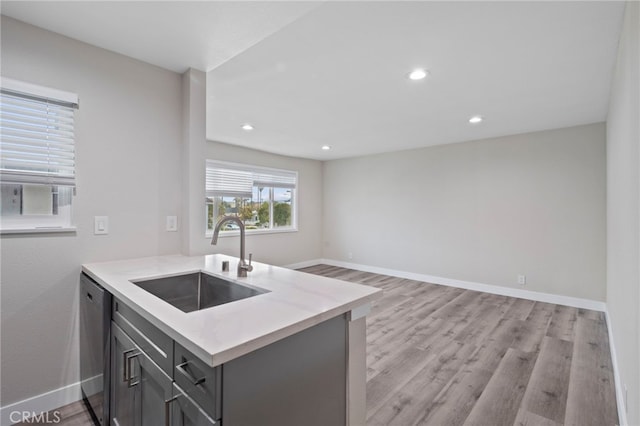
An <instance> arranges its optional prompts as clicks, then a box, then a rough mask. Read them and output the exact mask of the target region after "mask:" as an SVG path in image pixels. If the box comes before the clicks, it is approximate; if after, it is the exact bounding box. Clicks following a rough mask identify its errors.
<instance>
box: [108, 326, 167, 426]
mask: <svg viewBox="0 0 640 426" xmlns="http://www.w3.org/2000/svg"><path fill="white" fill-rule="evenodd" d="M112 336H113V337H112V348H113V353H112V360H113V362H114V365H113V370H112V395H111V399H112V406H111V424H112V425H113V426H129V425H131V426H159V425H163V424H165V423H166V420H165V401H167V400H170V399H171V397H172V395H173V389H172V384H173V381H172V380H171V378H170V377H169V376H168V375H167V374H166V373H165V372H164V371H162V369H161V368H160V367H158V365H157V364H156V363H154V362H153V361H152V360H151V358H150V357H149V356H148V355H147V354H146V353H145V352H143V351H142V349H140V347H139V346H138V345H136V344H135V343H134V341H133V340H132V339H131V338H130V337H129V336H127V334H126V333H125V332H124V331H122V329H121V328H120V327H118V325H116V324H115V323H113V324H112Z"/></svg>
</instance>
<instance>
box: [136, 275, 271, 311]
mask: <svg viewBox="0 0 640 426" xmlns="http://www.w3.org/2000/svg"><path fill="white" fill-rule="evenodd" d="M132 283H133V284H135V285H137V286H138V287H140V288H142V289H143V290H146V291H148V292H149V293H151V294H153V295H154V296H156V297H159V298H160V299H162V300H164V301H165V302H167V303H170V304H171V305H173V306H175V307H176V308H178V309H180V310H182V311H183V312H193V311H197V310H200V309H206V308H211V307H212V306H218V305H223V304H225V303H230V302H235V301H237V300H242V299H246V298H247V297H253V296H257V295H259V294H263V293H268V291H266V290H262V289H256V288H253V287H247V286H244V285H241V284H238V283H235V282H233V281H229V280H226V279H224V278H219V277H214V276H212V275H209V274H205V273H203V272H194V273H190V274H184V275H176V276H173V277H166V278H154V279H149V280H139V281H132Z"/></svg>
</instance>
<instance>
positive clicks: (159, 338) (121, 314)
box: [113, 299, 173, 377]
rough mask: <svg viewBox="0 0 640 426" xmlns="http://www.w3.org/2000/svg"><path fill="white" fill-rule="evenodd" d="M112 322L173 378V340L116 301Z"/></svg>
mask: <svg viewBox="0 0 640 426" xmlns="http://www.w3.org/2000/svg"><path fill="white" fill-rule="evenodd" d="M113 321H114V322H115V323H116V324H118V325H119V326H120V328H122V330H124V331H125V332H126V333H127V334H128V335H129V336H130V337H131V338H132V339H133V341H134V342H135V344H136V345H138V346H139V347H140V349H142V350H143V351H144V352H145V353H146V354H147V355H148V356H149V357H150V358H151V359H152V360H153V361H154V362H155V363H156V364H158V366H160V368H162V370H164V372H165V373H167V374H168V375H169V376H171V377H173V339H171V338H170V337H169V336H167V335H166V334H164V333H163V332H162V331H160V330H159V329H158V328H157V327H156V326H154V325H153V324H151V323H150V322H149V321H147V320H146V319H144V318H143V317H142V316H140V314H138V313H137V312H135V311H134V310H133V309H131V308H130V307H129V306H127V305H125V304H124V303H122V302H121V301H119V300H118V299H115V300H114V302H113Z"/></svg>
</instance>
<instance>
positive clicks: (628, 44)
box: [607, 1, 640, 425]
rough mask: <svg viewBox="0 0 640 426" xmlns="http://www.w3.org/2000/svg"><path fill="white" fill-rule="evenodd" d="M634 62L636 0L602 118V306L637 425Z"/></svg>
mask: <svg viewBox="0 0 640 426" xmlns="http://www.w3.org/2000/svg"><path fill="white" fill-rule="evenodd" d="M639 62H640V3H638V2H636V1H629V2H627V4H626V10H625V18H624V24H623V28H622V33H621V36H620V43H619V46H618V58H617V62H616V68H615V73H614V77H613V81H612V86H611V99H610V102H609V115H608V118H607V309H608V311H609V318H610V320H611V329H612V331H613V336H612V337H613V343H614V346H615V348H616V355H617V356H616V358H617V364H618V370H619V375H620V378H621V385H622V386H623V387H626V389H627V395H626V398H625V396H624V395H622V398H623V399H626V401H627V404H628V407H625V411H626V415H627V420H628V424H630V425H638V424H640V361H639V360H640V314H639V313H638V311H639V310H640V124H639V122H640V83H639V82H640V66H639ZM623 389H624V388H623ZM623 392H624V390H623Z"/></svg>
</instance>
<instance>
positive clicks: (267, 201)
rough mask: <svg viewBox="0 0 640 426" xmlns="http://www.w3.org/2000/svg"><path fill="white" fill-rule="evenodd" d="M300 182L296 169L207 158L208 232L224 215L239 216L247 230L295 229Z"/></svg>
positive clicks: (229, 228) (233, 226) (234, 227)
mask: <svg viewBox="0 0 640 426" xmlns="http://www.w3.org/2000/svg"><path fill="white" fill-rule="evenodd" d="M297 183H298V173H297V172H295V171H290V170H279V169H271V168H265V167H258V166H251V165H247V164H237V163H228V162H223V161H214V160H207V170H206V217H207V227H206V230H207V232H208V233H210V232H213V229H214V228H215V225H216V223H217V222H218V221H219V220H220V219H221V218H222V217H224V216H237V217H239V218H240V219H241V220H242V222H243V223H244V224H245V229H246V230H247V232H261V231H262V232H267V231H272V232H273V231H292V230H296V202H295V201H296V187H297ZM237 230H238V225H236V224H234V223H227V224H225V225H224V227H223V229H222V231H237Z"/></svg>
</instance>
